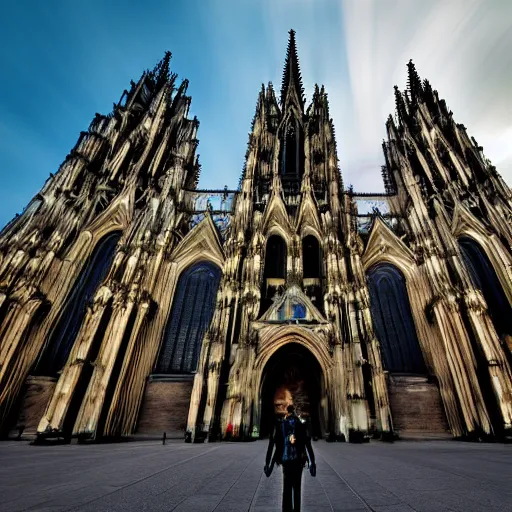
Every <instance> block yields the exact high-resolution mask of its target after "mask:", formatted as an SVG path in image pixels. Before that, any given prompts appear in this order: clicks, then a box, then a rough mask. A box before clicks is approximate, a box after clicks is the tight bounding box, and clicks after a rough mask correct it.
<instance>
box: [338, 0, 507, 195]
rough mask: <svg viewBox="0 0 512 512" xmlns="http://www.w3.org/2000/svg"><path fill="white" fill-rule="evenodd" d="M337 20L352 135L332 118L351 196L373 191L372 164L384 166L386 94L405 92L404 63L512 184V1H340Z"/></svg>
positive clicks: (389, 98)
mask: <svg viewBox="0 0 512 512" xmlns="http://www.w3.org/2000/svg"><path fill="white" fill-rule="evenodd" d="M342 17H343V27H344V35H345V41H346V47H347V55H348V63H349V65H348V72H349V75H350V84H351V91H350V92H351V101H352V102H353V114H354V117H353V119H352V120H351V121H352V124H351V127H350V129H347V128H346V124H343V123H341V122H340V119H339V118H337V116H336V114H335V122H336V127H337V128H338V129H337V134H338V137H343V138H344V139H345V140H346V144H345V147H347V148H350V149H349V150H348V152H347V154H346V155H345V156H346V160H345V162H346V163H347V165H346V166H344V175H345V180H346V181H351V182H352V183H354V184H355V186H356V189H357V190H365V191H368V190H369V189H370V187H372V186H373V185H374V183H375V182H374V179H375V176H376V171H372V170H370V163H371V162H373V163H374V165H375V168H376V169H378V167H379V166H380V164H381V163H382V156H381V152H380V140H381V139H382V137H383V135H384V129H383V127H384V121H385V118H386V116H387V114H389V113H392V112H393V110H394V105H393V90H392V87H393V85H395V84H397V85H398V86H399V87H400V89H405V86H406V66H405V65H406V63H407V62H408V60H409V59H410V58H412V59H413V60H414V62H415V63H416V66H417V69H418V71H419V73H420V75H421V76H422V77H423V78H428V79H429V80H430V82H431V83H432V85H433V87H434V88H436V89H437V90H438V91H439V94H440V96H441V97H443V98H445V99H446V100H447V103H448V105H449V107H450V108H451V109H452V110H453V112H454V118H455V120H456V121H457V122H461V123H464V124H465V125H466V127H467V129H468V132H469V134H470V135H473V136H475V138H476V139H477V140H478V142H479V143H480V144H481V145H483V146H484V151H485V152H486V154H487V156H488V158H490V159H491V160H492V161H493V163H494V164H495V165H497V166H498V169H499V170H500V171H501V173H502V175H503V176H504V177H505V179H506V180H508V181H509V182H511V181H512V167H511V166H510V163H511V157H512V144H510V140H511V139H510V133H511V132H510V127H511V126H512V123H511V122H510V119H511V116H510V113H511V111H510V108H511V107H510V105H511V102H510V100H511V92H510V91H511V86H512V80H511V77H512V66H511V64H512V58H511V53H510V48H511V47H512V31H511V30H510V20H511V19H512V2H505V1H503V2H500V1H496V2H494V1H493V2H489V1H483V0H450V1H446V0H423V1H422V2H411V1H409V0H388V1H385V2H382V1H377V0H360V1H357V2H356V1H354V0H345V1H344V2H343V9H342ZM340 158H341V160H342V162H343V156H340ZM365 168H366V169H367V170H365Z"/></svg>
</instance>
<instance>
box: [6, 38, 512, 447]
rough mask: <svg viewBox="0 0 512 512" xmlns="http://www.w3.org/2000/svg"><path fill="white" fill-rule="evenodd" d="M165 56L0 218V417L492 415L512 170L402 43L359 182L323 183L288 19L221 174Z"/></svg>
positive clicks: (363, 430) (100, 432)
mask: <svg viewBox="0 0 512 512" xmlns="http://www.w3.org/2000/svg"><path fill="white" fill-rule="evenodd" d="M169 64H170V53H167V54H166V55H165V57H164V58H163V60H162V61H161V62H160V63H159V64H158V65H157V66H156V68H155V69H154V70H152V71H147V72H145V73H144V74H143V75H142V77H141V78H140V80H139V81H138V82H137V83H135V82H131V86H130V88H129V90H125V91H124V93H123V95H122V97H121V99H120V101H119V102H118V103H116V104H114V108H113V111H112V113H111V114H109V115H107V116H103V115H100V114H96V117H95V118H94V119H93V121H92V122H91V124H90V126H89V129H88V130H87V131H86V132H82V133H81V134H80V137H79V138H78V141H77V143H76V145H75V147H74V148H73V150H72V151H71V152H70V153H69V155H68V156H67V157H66V159H65V161H64V162H63V163H62V165H61V167H60V169H59V170H58V172H57V173H56V174H55V175H50V178H49V179H48V180H47V182H46V183H45V185H44V186H43V188H42V190H41V191H40V192H39V193H38V194H37V195H36V196H35V197H34V198H33V200H32V201H31V202H30V203H29V204H28V206H27V207H26V209H25V210H24V211H23V213H22V214H21V215H17V216H16V217H15V218H14V219H13V220H12V221H11V222H10V223H9V224H8V225H7V226H6V227H5V228H4V229H3V231H1V232H0V428H1V432H2V435H3V436H4V437H5V436H8V435H12V432H13V431H16V430H17V429H24V430H25V433H26V434H31V435H33V436H34V437H36V438H37V439H38V440H39V441H41V442H44V441H45V440H49V439H63V440H68V441H69V440H70V439H72V438H75V439H76V438H78V439H80V440H97V439H100V438H121V437H124V436H132V435H134V434H139V435H142V434H146V435H161V434H162V433H163V432H164V431H165V432H166V433H167V435H168V436H170V435H177V436H180V437H182V438H183V436H184V435H185V432H188V436H189V438H190V439H191V440H195V441H199V440H205V439H207V440H210V441H213V440H215V439H218V438H219V436H221V435H222V433H224V432H226V428H227V425H228V424H230V425H232V428H233V436H234V437H235V438H237V439H253V438H258V437H265V436H266V435H268V433H269V430H270V429H271V427H272V422H273V421H274V417H275V415H276V414H279V413H281V412H282V411H283V410H284V409H285V407H286V405H287V404H289V403H294V404H295V405H296V407H297V409H298V411H299V413H300V414H301V415H302V416H303V417H304V418H305V421H308V422H309V424H310V427H311V429H312V432H313V435H314V436H315V437H317V438H328V439H345V440H356V439H359V438H361V436H374V437H379V436H380V435H383V434H384V435H385V434H390V433H397V432H398V433H399V434H400V435H403V436H406V435H416V436H418V435H419V436H426V435H431V434H432V435H433V434H435V435H445V436H446V435H448V436H449V435H451V436H454V437H459V438H468V437H472V436H478V437H482V436H484V437H485V436H489V437H503V436H506V435H510V433H511V430H512V373H511V364H512V352H511V350H512V341H511V340H512V307H511V305H512V194H511V191H510V189H509V187H508V186H507V185H506V184H505V183H504V181H503V180H502V178H501V177H500V175H499V174H498V172H497V171H496V168H495V167H493V166H492V165H491V163H490V162H489V161H488V160H487V159H486V158H485V156H484V155H483V153H482V148H481V147H480V146H478V144H477V142H476V141H475V140H474V139H473V138H471V137H469V136H468V134H467V132H466V128H465V127H464V126H463V125H462V124H457V123H456V122H455V121H454V120H453V117H452V112H451V111H450V110H449V109H448V108H447V106H446V103H445V101H444V100H442V99H439V96H438V93H437V91H435V90H433V89H432V87H431V85H430V84H429V82H428V81H427V80H423V81H422V80H420V78H419V76H418V74H417V72H416V70H415V67H414V64H413V63H412V62H409V64H408V72H409V73H408V74H409V80H408V84H407V89H406V91H405V92H403V93H402V92H400V91H399V90H398V88H396V87H395V99H396V115H395V116H394V117H392V116H390V117H389V118H388V120H387V123H386V128H387V140H386V141H385V142H384V143H383V151H384V161H385V165H384V166H383V167H382V175H383V178H384V184H385V190H386V192H385V193H380V194H369V193H357V192H355V191H354V190H352V188H345V187H344V186H343V182H342V178H341V174H340V171H339V168H338V158H337V152H336V141H335V134H334V127H333V122H332V119H331V118H330V117H329V105H328V100H327V94H326V92H325V90H324V88H323V87H318V86H315V89H314V91H313V96H312V101H311V103H310V104H309V106H307V108H306V105H305V98H304V95H303V88H302V81H301V74H300V69H299V62H298V57H297V50H296V43H295V34H294V32H293V31H290V37H289V44H288V51H287V55H286V62H285V67H284V74H283V80H282V87H281V92H280V97H279V98H278V97H277V96H278V95H277V94H276V92H275V91H274V89H273V87H272V84H269V85H268V86H267V87H264V86H262V89H261V91H260V93H259V96H258V100H257V105H256V113H255V116H254V119H253V122H252V126H251V132H250V135H249V143H248V148H247V153H246V161H245V166H244V169H243V172H242V176H241V179H240V184H239V187H238V189H237V190H236V191H231V190H228V189H227V188H225V189H221V190H199V189H198V188H197V183H198V177H199V171H200V166H199V163H198V160H197V157H196V155H195V151H196V147H197V144H198V140H197V138H196V134H197V130H198V126H199V123H198V120H197V119H195V118H194V119H189V118H188V110H189V105H190V101H191V99H190V97H188V96H187V81H186V80H185V81H183V82H181V84H179V83H178V81H177V76H176V74H174V73H171V72H170V69H169ZM208 171H209V172H212V170H211V169H210V170H208ZM230 428H231V427H230Z"/></svg>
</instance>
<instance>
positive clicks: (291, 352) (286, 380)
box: [260, 343, 325, 437]
mask: <svg viewBox="0 0 512 512" xmlns="http://www.w3.org/2000/svg"><path fill="white" fill-rule="evenodd" d="M323 388H324V382H323V374H322V369H321V367H320V364H319V363H318V361H317V360H316V358H315V356H313V354H312V353H311V352H310V351H309V350H308V349H307V348H305V347H303V346H302V345H300V344H298V343H289V344H287V345H285V346H283V347H281V348H280V349H278V350H277V351H276V352H275V353H274V354H273V355H272V357H271V358H270V359H269V361H268V362H267V364H266V365H265V368H264V370H263V377H262V381H261V388H260V411H261V416H260V418H261V420H260V437H267V436H268V435H269V434H270V433H271V431H272V426H273V423H274V420H275V417H276V415H277V416H279V415H284V413H285V412H286V407H287V406H288V405H289V404H293V405H295V407H296V409H297V413H298V414H299V415H301V417H303V418H305V419H306V421H307V423H308V424H309V426H310V429H311V434H312V435H313V436H314V437H322V434H323V432H324V430H325V428H324V426H323V417H322V416H323V415H322V411H321V405H322V404H321V401H322V396H323V395H324V394H325V391H324V389H323Z"/></svg>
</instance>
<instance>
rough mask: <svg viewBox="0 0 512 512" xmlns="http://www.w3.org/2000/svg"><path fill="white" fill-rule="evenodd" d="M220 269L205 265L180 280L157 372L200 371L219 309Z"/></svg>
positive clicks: (198, 264)
mask: <svg viewBox="0 0 512 512" xmlns="http://www.w3.org/2000/svg"><path fill="white" fill-rule="evenodd" d="M220 277H221V271H220V268H219V267H217V266H216V265H214V264H212V263H209V262H201V263H197V264H195V265H192V266H191V267H189V268H188V269H186V270H185V271H184V272H183V273H182V275H181V276H180V279H179V281H178V285H177V287H176V293H175V294H174V299H173V304H172V309H171V314H170V316H169V320H168V321H167V326H166V328H165V332H164V340H163V344H162V349H161V351H160V356H159V358H158V363H157V367H156V373H189V372H193V371H195V370H196V368H197V362H198V360H199V354H200V352H201V343H202V341H203V336H204V333H205V331H206V329H207V328H208V326H209V325H210V322H211V320H212V316H213V312H214V310H215V300H216V297H217V289H218V287H219V282H220Z"/></svg>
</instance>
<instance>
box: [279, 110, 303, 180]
mask: <svg viewBox="0 0 512 512" xmlns="http://www.w3.org/2000/svg"><path fill="white" fill-rule="evenodd" d="M303 167H304V137H303V135H302V128H301V126H300V124H299V121H298V120H297V119H296V118H295V117H293V116H291V117H290V118H289V119H288V121H287V122H286V126H285V129H284V136H283V137H282V139H281V175H282V176H283V177H284V178H285V179H295V180H298V179H300V178H301V176H302V174H303V171H302V169H303Z"/></svg>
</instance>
